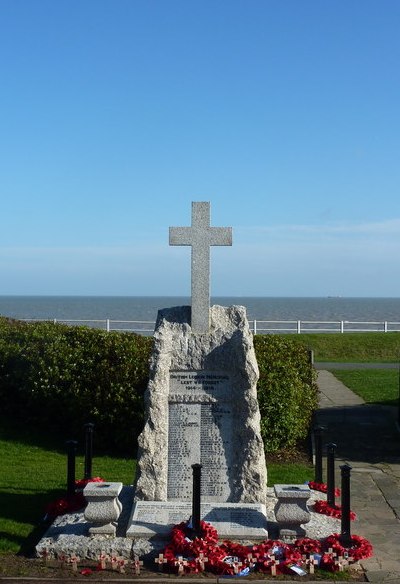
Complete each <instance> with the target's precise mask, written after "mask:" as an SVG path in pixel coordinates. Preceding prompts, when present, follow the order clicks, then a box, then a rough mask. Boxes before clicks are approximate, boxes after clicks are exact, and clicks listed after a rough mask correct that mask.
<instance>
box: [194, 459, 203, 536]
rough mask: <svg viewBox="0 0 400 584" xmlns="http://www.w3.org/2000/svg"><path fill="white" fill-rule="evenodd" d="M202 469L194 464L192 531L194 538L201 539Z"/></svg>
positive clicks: (199, 465) (197, 464)
mask: <svg viewBox="0 0 400 584" xmlns="http://www.w3.org/2000/svg"><path fill="white" fill-rule="evenodd" d="M201 467H202V465H201V464H199V463H196V464H192V469H193V494H192V530H193V535H194V537H200V535H201V533H200V498H201Z"/></svg>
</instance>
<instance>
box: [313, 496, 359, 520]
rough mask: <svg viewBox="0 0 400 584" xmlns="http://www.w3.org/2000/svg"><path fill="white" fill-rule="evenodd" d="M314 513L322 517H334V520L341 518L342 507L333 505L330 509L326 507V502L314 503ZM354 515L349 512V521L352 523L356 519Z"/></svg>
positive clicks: (328, 506) (352, 512)
mask: <svg viewBox="0 0 400 584" xmlns="http://www.w3.org/2000/svg"><path fill="white" fill-rule="evenodd" d="M314 511H315V512H316V513H322V515H328V516H329V517H335V518H336V519H341V518H342V507H341V506H340V505H335V506H334V507H331V506H330V505H328V502H327V501H321V500H318V501H315V503H314ZM356 517H357V516H356V514H355V513H354V511H350V519H351V520H352V521H354V520H355V519H356Z"/></svg>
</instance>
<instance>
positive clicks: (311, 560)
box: [306, 554, 318, 574]
mask: <svg viewBox="0 0 400 584" xmlns="http://www.w3.org/2000/svg"><path fill="white" fill-rule="evenodd" d="M306 564H308V566H309V570H310V574H314V573H315V566H318V559H317V558H316V557H315V556H314V554H310V557H309V559H308V560H307V561H306Z"/></svg>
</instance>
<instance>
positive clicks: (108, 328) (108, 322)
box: [106, 318, 110, 333]
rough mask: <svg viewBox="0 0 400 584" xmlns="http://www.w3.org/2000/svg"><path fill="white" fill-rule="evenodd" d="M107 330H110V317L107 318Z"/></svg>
mask: <svg viewBox="0 0 400 584" xmlns="http://www.w3.org/2000/svg"><path fill="white" fill-rule="evenodd" d="M106 331H107V332H108V333H109V332H110V319H109V318H107V320H106Z"/></svg>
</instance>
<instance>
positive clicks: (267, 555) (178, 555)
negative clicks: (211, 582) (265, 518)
mask: <svg viewBox="0 0 400 584" xmlns="http://www.w3.org/2000/svg"><path fill="white" fill-rule="evenodd" d="M200 529H201V537H195V538H194V539H191V537H192V532H191V529H190V528H189V527H188V524H187V522H182V523H180V524H179V525H175V527H174V528H173V529H172V532H171V541H170V543H169V544H168V545H167V546H166V548H165V549H164V551H163V554H160V557H162V558H163V562H164V565H165V567H166V568H167V569H168V570H169V571H171V572H178V573H179V574H182V573H191V574H193V573H199V572H203V571H205V570H207V571H208V572H212V573H214V574H219V575H225V576H244V575H247V574H248V573H249V572H250V571H252V570H257V571H259V572H262V573H266V574H271V575H277V574H289V573H291V574H293V573H294V572H295V573H305V572H302V571H304V570H307V569H308V570H309V571H310V572H313V571H314V567H315V566H318V567H319V568H321V569H323V570H329V571H332V572H334V571H339V570H343V568H344V566H345V565H348V564H350V563H354V562H357V561H359V560H361V559H365V558H369V557H371V556H372V546H371V544H370V543H369V541H367V540H366V539H364V538H362V537H360V536H357V535H353V536H352V538H351V541H352V543H351V546H349V547H345V546H343V545H342V544H341V543H340V535H339V534H337V533H335V534H333V535H330V536H329V537H328V538H326V539H323V540H321V541H320V540H316V539H310V538H302V539H298V540H296V541H295V542H294V543H292V544H288V543H284V542H282V541H279V540H265V541H263V542H262V543H259V544H256V545H253V546H244V545H241V544H239V543H233V542H231V541H223V542H222V543H220V544H218V533H217V530H216V529H215V528H214V527H213V526H212V525H211V524H210V523H206V522H205V521H201V522H200Z"/></svg>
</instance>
